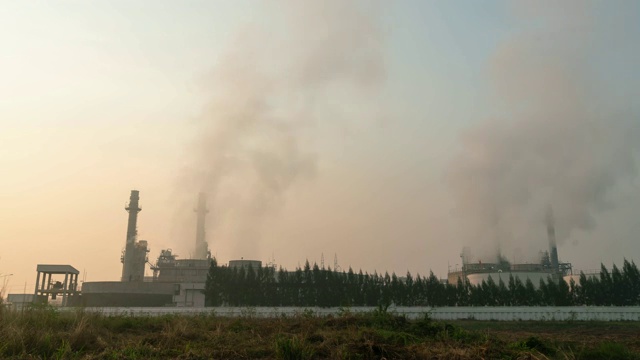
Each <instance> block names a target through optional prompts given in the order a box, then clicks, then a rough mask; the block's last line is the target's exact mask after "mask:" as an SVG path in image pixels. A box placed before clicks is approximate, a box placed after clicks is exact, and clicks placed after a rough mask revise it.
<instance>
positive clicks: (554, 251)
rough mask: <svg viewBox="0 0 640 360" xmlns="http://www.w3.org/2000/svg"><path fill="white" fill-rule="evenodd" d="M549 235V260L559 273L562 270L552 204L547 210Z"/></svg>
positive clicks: (554, 269)
mask: <svg viewBox="0 0 640 360" xmlns="http://www.w3.org/2000/svg"><path fill="white" fill-rule="evenodd" d="M547 237H548V238H549V260H550V262H551V268H552V269H553V271H554V272H555V273H558V272H559V270H560V269H559V267H558V247H557V246H556V228H555V222H554V219H553V209H552V208H551V206H549V209H548V210H547Z"/></svg>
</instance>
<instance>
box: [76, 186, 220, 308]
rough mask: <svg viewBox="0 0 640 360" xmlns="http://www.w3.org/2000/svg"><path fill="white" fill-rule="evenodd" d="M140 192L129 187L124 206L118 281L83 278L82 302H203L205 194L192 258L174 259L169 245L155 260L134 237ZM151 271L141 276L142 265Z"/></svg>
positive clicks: (206, 259) (201, 197) (207, 262)
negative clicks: (125, 218)
mask: <svg viewBox="0 0 640 360" xmlns="http://www.w3.org/2000/svg"><path fill="white" fill-rule="evenodd" d="M139 200H140V193H139V191H137V190H132V191H131V196H130V198H129V203H128V205H127V206H126V207H125V210H126V211H127V212H128V213H129V219H128V224H127V235H126V242H125V249H124V251H123V254H122V257H121V262H122V278H121V281H99V282H85V283H84V284H83V286H82V305H84V306H204V287H205V283H206V280H207V273H208V271H209V267H210V265H211V253H210V251H209V249H208V245H207V241H206V235H205V218H206V214H207V213H208V212H209V210H208V209H207V204H206V195H205V194H202V193H201V194H199V197H198V205H197V208H196V209H195V212H196V219H197V221H196V239H195V240H196V241H195V247H194V249H195V251H194V253H195V258H193V259H178V256H177V255H176V254H174V253H173V252H172V250H171V249H166V250H161V251H160V256H158V259H157V261H156V262H155V264H151V263H150V262H149V259H148V256H147V253H148V252H149V249H148V243H147V241H144V240H138V239H137V235H138V231H137V221H138V213H139V212H140V211H141V210H142V209H141V208H140V204H139ZM147 264H149V265H150V269H151V270H152V271H153V276H152V277H145V276H144V274H145V268H146V265H147Z"/></svg>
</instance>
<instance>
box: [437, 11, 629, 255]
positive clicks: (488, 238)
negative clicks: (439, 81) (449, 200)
mask: <svg viewBox="0 0 640 360" xmlns="http://www.w3.org/2000/svg"><path fill="white" fill-rule="evenodd" d="M525 5H526V7H524V8H523V7H519V8H518V10H524V11H522V12H520V15H522V14H531V13H535V14H536V16H535V17H534V18H533V19H528V18H526V17H523V18H520V20H521V21H528V20H531V21H532V22H538V23H543V24H545V26H544V29H545V31H542V30H540V29H534V30H532V31H531V32H530V33H526V34H520V35H519V36H516V37H515V38H513V39H510V40H509V41H508V42H506V43H504V44H502V45H501V46H500V48H499V49H498V50H497V51H496V53H495V54H494V56H493V57H492V59H490V63H489V73H490V77H491V79H492V81H493V85H494V87H495V89H496V92H497V94H498V96H499V99H500V102H501V103H503V104H505V106H504V111H503V112H502V113H503V116H501V117H500V118H498V119H492V120H488V121H484V122H482V123H481V124H480V125H477V126H475V127H474V128H472V129H469V130H468V131H467V132H466V133H465V134H464V135H463V140H462V148H461V150H460V151H459V153H458V154H457V156H456V158H455V160H454V161H453V163H452V164H451V167H450V169H449V174H448V179H449V182H450V185H451V188H452V190H453V196H454V198H455V201H456V214H457V215H458V216H459V220H460V221H462V222H463V224H464V227H466V228H467V230H468V232H467V235H466V243H467V244H468V245H470V246H472V247H474V249H476V250H479V253H480V255H481V256H482V255H485V256H486V255H489V254H491V255H494V256H495V254H496V251H503V252H504V251H505V250H508V251H511V250H513V249H514V248H520V249H522V250H525V251H527V252H528V253H530V254H535V252H534V251H533V250H538V249H544V246H545V243H546V238H545V236H544V234H545V232H544V225H543V221H544V212H545V209H546V208H547V207H548V206H549V205H551V206H552V207H553V211H554V214H555V217H556V224H557V234H558V240H559V243H562V241H563V240H566V239H567V238H569V237H570V236H571V235H572V234H573V233H575V232H576V231H577V230H584V231H590V230H592V229H594V228H595V227H596V226H597V219H598V216H599V214H601V213H602V212H604V211H606V210H608V209H611V208H612V207H615V201H614V200H613V199H614V196H613V194H614V193H615V192H616V191H618V190H619V189H620V188H622V187H623V186H624V184H625V183H628V182H629V180H630V179H632V178H633V177H634V176H635V175H637V168H636V159H635V153H636V151H637V150H638V144H640V143H639V142H638V140H639V138H638V129H637V127H638V126H637V118H635V119H634V117H633V116H631V115H630V114H624V113H621V112H619V111H616V110H615V109H610V108H608V107H607V106H606V104H603V103H602V102H599V101H598V99H599V97H600V96H601V95H604V94H602V93H601V92H600V91H602V90H600V86H599V85H598V80H597V78H596V76H594V75H593V73H592V69H591V67H590V61H592V60H593V51H594V50H595V48H594V45H593V43H594V42H596V41H597V39H595V38H594V37H592V36H591V35H590V34H591V33H592V30H593V27H594V26H595V25H594V24H593V22H592V19H591V18H590V16H589V8H587V7H586V6H581V4H578V3H573V2H572V3H571V6H567V7H566V9H564V10H567V11H553V12H549V13H546V11H545V10H544V9H541V6H540V7H536V5H535V4H534V3H526V4H525ZM531 6H533V8H532V7H531ZM563 8H564V7H563ZM535 9H537V10H539V11H532V10H535ZM556 10H562V9H556ZM483 250H485V253H482V251H483Z"/></svg>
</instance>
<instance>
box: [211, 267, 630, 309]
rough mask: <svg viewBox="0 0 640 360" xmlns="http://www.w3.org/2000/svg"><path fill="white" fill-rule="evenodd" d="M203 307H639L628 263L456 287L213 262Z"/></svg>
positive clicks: (417, 279)
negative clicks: (571, 274) (567, 275)
mask: <svg viewBox="0 0 640 360" xmlns="http://www.w3.org/2000/svg"><path fill="white" fill-rule="evenodd" d="M205 299H206V300H205V301H206V304H207V306H221V305H225V306H269V307H271V306H302V307H313V306H319V307H337V306H379V305H385V306H388V305H391V304H394V305H396V306H575V305H596V306H611V305H615V306H634V305H636V306H637V305H640V272H639V271H638V267H637V266H636V265H635V263H634V262H629V261H627V260H625V261H624V264H623V266H622V269H620V268H618V267H617V266H616V265H614V266H613V268H612V269H611V271H609V270H608V269H607V268H606V267H605V266H604V265H601V268H600V274H599V275H598V276H586V275H585V274H584V273H581V274H580V277H579V280H578V282H575V281H573V279H572V280H571V281H570V282H569V283H567V282H566V281H565V280H563V279H561V278H560V279H554V278H552V277H551V276H550V277H548V278H547V279H543V280H540V283H539V284H538V286H537V287H536V286H534V284H533V283H532V282H531V280H529V279H527V280H526V281H525V282H523V281H522V280H521V279H520V278H519V277H514V276H510V277H509V280H508V282H507V283H505V282H503V281H502V280H501V279H499V280H498V282H496V281H494V280H493V279H492V278H491V277H489V278H488V280H487V281H483V282H482V283H481V284H478V285H472V284H470V283H469V281H468V280H466V279H465V280H463V279H458V282H457V284H447V283H443V282H441V281H440V280H439V279H438V278H437V277H436V276H435V275H434V274H433V272H431V273H430V274H429V276H427V277H423V276H420V275H416V276H412V275H411V273H407V275H406V276H405V277H404V278H399V277H398V276H396V274H395V273H394V274H391V275H389V274H388V273H385V274H384V275H380V274H378V273H375V272H374V273H373V274H368V273H364V274H363V273H362V271H359V272H358V273H355V272H354V271H353V270H352V269H351V268H349V270H348V271H346V272H345V271H335V270H332V269H331V268H328V269H322V268H320V267H318V265H317V264H314V265H313V267H312V266H311V265H310V264H309V262H308V261H307V262H306V263H305V265H304V267H303V268H300V267H298V268H296V270H295V271H293V272H290V271H286V270H285V269H282V268H280V269H279V270H276V269H275V268H271V267H259V268H257V269H254V268H252V267H247V268H244V267H242V268H230V267H227V266H218V264H217V262H216V260H215V259H213V261H212V263H211V268H210V269H209V273H208V276H207V282H206V287H205Z"/></svg>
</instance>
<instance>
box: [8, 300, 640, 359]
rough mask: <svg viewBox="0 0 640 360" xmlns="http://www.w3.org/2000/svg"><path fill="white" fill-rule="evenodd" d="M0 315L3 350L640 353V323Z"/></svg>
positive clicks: (270, 354) (195, 354)
mask: <svg viewBox="0 0 640 360" xmlns="http://www.w3.org/2000/svg"><path fill="white" fill-rule="evenodd" d="M252 315H253V314H252V312H251V310H250V309H248V310H247V311H246V312H245V316H243V317H240V318H223V317H217V316H215V313H212V314H211V315H206V316H202V315H200V316H161V317H130V316H118V317H106V316H102V315H99V314H92V313H86V312H83V311H81V310H79V311H77V312H72V313H62V312H57V311H55V310H53V309H51V308H39V309H30V310H27V311H25V312H23V313H12V312H7V311H4V312H1V313H0V357H1V358H16V359H17V358H20V359H24V358H60V359H91V358H100V359H104V358H106V359H124V358H127V359H145V358H182V359H200V358H217V359H259V358H266V359H272V358H276V359H316V358H329V359H382V358H386V359H431V358H439V359H480V358H484V359H640V355H639V354H640V324H639V323H635V322H628V323H592V322H575V323H567V322H565V323H559V322H556V323H550V322H481V321H461V322H446V323H445V322H436V321H431V320H430V319H429V318H427V317H425V319H423V320H418V321H409V320H406V319H405V318H404V317H399V316H395V315H393V314H390V313H387V312H385V311H383V310H380V311H376V312H372V313H369V314H364V315H354V314H350V313H349V312H348V311H345V312H344V313H343V314H341V315H340V316H332V317H331V316H330V317H316V316H313V313H310V312H305V313H301V314H299V315H297V316H293V317H287V318H285V317H281V318H273V319H262V318H256V317H254V316H252Z"/></svg>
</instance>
